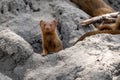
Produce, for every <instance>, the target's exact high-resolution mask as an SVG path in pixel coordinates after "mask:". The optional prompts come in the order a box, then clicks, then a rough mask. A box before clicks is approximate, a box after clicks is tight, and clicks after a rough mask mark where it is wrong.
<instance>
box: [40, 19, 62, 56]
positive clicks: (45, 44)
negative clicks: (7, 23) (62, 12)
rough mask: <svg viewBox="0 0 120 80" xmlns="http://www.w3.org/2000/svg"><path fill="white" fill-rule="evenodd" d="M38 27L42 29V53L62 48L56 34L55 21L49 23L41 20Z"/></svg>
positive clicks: (45, 53)
mask: <svg viewBox="0 0 120 80" xmlns="http://www.w3.org/2000/svg"><path fill="white" fill-rule="evenodd" d="M40 28H41V31H42V48H43V51H42V55H47V54H48V53H49V52H58V51H60V50H62V48H63V47H62V43H61V40H60V39H59V37H58V34H57V21H56V20H53V21H52V22H51V23H49V22H45V21H43V20H41V21H40Z"/></svg>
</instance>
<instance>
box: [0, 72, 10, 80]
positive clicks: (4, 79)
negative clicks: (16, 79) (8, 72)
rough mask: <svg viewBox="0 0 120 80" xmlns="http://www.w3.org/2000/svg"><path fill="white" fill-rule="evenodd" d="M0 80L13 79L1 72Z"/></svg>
mask: <svg viewBox="0 0 120 80" xmlns="http://www.w3.org/2000/svg"><path fill="white" fill-rule="evenodd" d="M0 80H12V79H11V78H9V77H8V76H5V75H3V74H2V73H0Z"/></svg>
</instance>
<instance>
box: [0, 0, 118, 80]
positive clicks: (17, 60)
mask: <svg viewBox="0 0 120 80" xmlns="http://www.w3.org/2000/svg"><path fill="white" fill-rule="evenodd" d="M105 1H106V2H107V3H108V4H109V5H110V6H112V7H113V8H114V9H116V10H119V8H120V6H119V2H120V1H119V0H115V1H114V0H105ZM0 4H1V5H0V24H1V26H0V65H1V66H0V80H119V79H120V53H119V52H120V35H108V34H99V35H95V36H91V37H87V38H86V39H85V40H84V41H81V42H79V43H77V44H76V45H75V46H72V44H73V43H74V42H75V40H76V39H77V38H78V37H80V36H81V35H82V34H84V33H85V32H87V31H90V30H93V28H92V27H91V26H87V27H82V26H81V25H80V22H81V21H82V20H84V19H86V18H89V16H88V15H87V14H86V13H84V12H83V11H82V10H80V9H79V8H78V7H77V6H76V5H75V4H73V3H71V2H70V1H69V0H1V1H0ZM53 18H56V19H57V20H58V22H59V23H58V33H59V36H60V38H61V40H62V42H63V45H64V48H66V49H64V50H62V51H60V52H58V53H55V54H50V55H47V56H45V57H42V56H41V55H40V54H38V53H40V52H41V36H40V34H41V31H40V28H39V21H40V20H41V19H44V20H51V19H53ZM6 28H8V29H6ZM4 29H5V30H4ZM9 29H10V30H11V31H10V30H9ZM18 35H19V36H18ZM31 46H32V47H31ZM32 48H34V52H33V49H32ZM36 52H37V53H36Z"/></svg>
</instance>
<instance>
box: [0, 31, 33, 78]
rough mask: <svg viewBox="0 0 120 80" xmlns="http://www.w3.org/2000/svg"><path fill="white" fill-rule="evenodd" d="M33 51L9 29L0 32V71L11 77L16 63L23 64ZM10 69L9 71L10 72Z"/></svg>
mask: <svg viewBox="0 0 120 80" xmlns="http://www.w3.org/2000/svg"><path fill="white" fill-rule="evenodd" d="M32 53H33V49H32V47H31V46H30V45H29V44H28V43H27V42H26V41H25V40H24V39H23V38H21V37H20V36H18V35H16V34H15V33H14V32H12V31H10V30H2V31H1V32H0V65H1V66H0V71H1V72H2V73H5V74H8V75H9V76H11V77H15V76H13V75H12V70H13V69H14V68H15V67H16V66H17V65H23V64H24V63H25V61H26V60H27V59H28V58H29V56H30V55H31V54H32ZM10 71H11V72H10Z"/></svg>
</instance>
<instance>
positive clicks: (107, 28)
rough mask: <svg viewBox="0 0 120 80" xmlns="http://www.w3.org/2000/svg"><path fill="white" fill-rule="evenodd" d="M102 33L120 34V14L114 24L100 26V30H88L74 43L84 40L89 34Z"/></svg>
mask: <svg viewBox="0 0 120 80" xmlns="http://www.w3.org/2000/svg"><path fill="white" fill-rule="evenodd" d="M101 33H109V34H120V15H118V18H117V20H116V23H114V24H112V25H103V26H101V27H100V28H98V31H91V32H87V33H85V34H84V35H83V36H81V37H80V38H79V39H78V40H77V41H76V42H75V43H74V44H76V43H77V42H79V41H82V40H83V39H84V38H86V37H88V36H91V35H95V34H101Z"/></svg>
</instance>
